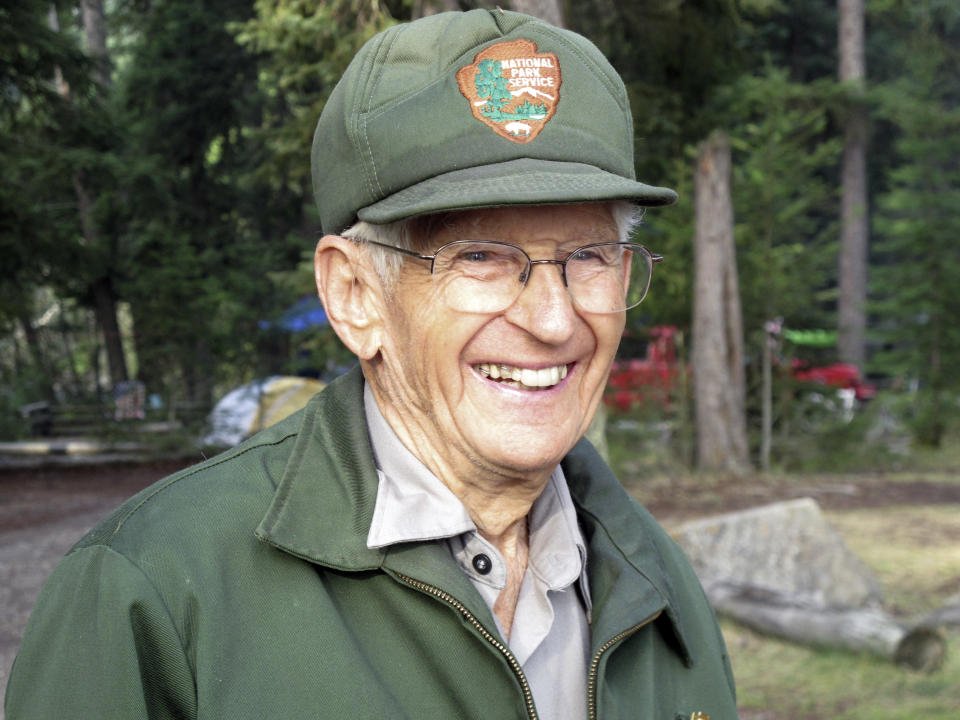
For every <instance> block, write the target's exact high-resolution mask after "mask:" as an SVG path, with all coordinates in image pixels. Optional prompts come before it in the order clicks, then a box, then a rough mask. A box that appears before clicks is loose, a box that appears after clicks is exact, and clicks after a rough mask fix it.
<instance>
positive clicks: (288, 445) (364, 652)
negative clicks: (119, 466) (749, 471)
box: [5, 370, 736, 720]
mask: <svg viewBox="0 0 960 720" xmlns="http://www.w3.org/2000/svg"><path fill="white" fill-rule="evenodd" d="M563 469H564V473H565V474H566V477H567V479H568V481H569V484H570V490H571V494H572V495H573V498H574V501H575V503H576V504H577V507H578V511H579V515H580V522H581V525H582V529H583V533H584V538H585V539H586V541H587V543H588V545H589V555H588V560H587V563H588V565H587V566H588V570H589V580H590V588H591V596H592V599H593V618H592V624H591V636H592V641H591V643H592V646H593V651H592V652H593V661H592V663H591V668H590V676H589V678H588V682H589V690H588V694H589V696H590V699H591V705H592V706H593V707H591V714H594V713H595V714H596V716H597V717H599V718H602V719H603V720H614V719H615V718H649V719H650V720H654V719H656V720H676V719H677V718H683V720H687V718H690V717H691V715H692V714H693V713H695V712H698V711H699V712H703V713H705V714H706V715H708V716H709V717H710V718H711V720H730V719H732V718H735V717H736V703H735V699H734V688H733V679H732V677H731V673H730V668H729V665H728V662H727V657H726V652H725V649H724V645H723V640H722V638H721V636H720V632H719V630H718V628H717V625H716V621H715V619H714V616H713V613H712V612H711V610H710V608H709V606H708V605H707V602H706V600H705V599H704V595H703V592H702V591H701V589H700V586H699V584H698V583H697V580H696V578H695V576H694V574H693V572H692V570H691V569H690V567H689V565H688V563H687V561H686V559H685V558H684V557H683V555H682V553H681V552H680V550H679V549H678V548H677V547H676V546H675V545H674V543H673V542H672V541H671V540H670V539H669V538H668V537H667V535H666V534H665V533H664V532H663V530H662V529H661V528H660V527H659V526H658V525H657V524H656V523H655V521H654V520H653V519H652V518H651V517H650V516H649V515H648V514H647V513H646V511H644V510H643V509H642V508H641V507H640V506H639V505H637V504H636V503H635V502H634V501H633V500H631V499H630V498H629V497H628V495H627V494H626V493H625V492H624V490H623V489H622V488H621V487H620V485H619V483H617V481H616V479H615V478H614V477H613V476H612V474H611V473H610V471H609V469H608V468H607V467H606V465H604V463H603V462H602V461H601V460H600V458H599V457H598V456H597V454H596V453H595V452H594V451H593V449H592V448H591V447H590V446H589V445H588V444H587V443H585V442H581V443H580V444H579V445H577V447H575V448H574V450H573V451H572V452H571V453H570V455H569V456H568V457H567V458H566V459H565V461H564V464H563ZM376 488H377V476H376V470H375V468H374V463H373V457H372V453H371V449H370V441H369V439H368V435H367V430H366V422H365V419H364V414H363V404H362V377H361V375H360V373H359V371H357V370H355V371H352V372H351V373H349V374H347V375H346V376H344V377H343V378H341V379H339V380H337V381H335V382H333V383H331V384H330V386H329V387H328V388H327V389H326V390H325V391H323V392H322V393H320V394H318V395H317V396H315V397H314V398H313V399H312V400H311V401H310V403H309V404H308V405H307V406H306V408H305V409H304V410H303V411H302V412H300V413H298V414H297V415H294V416H293V417H291V418H288V419H287V420H285V421H283V422H282V423H280V424H279V425H276V426H274V427H272V428H270V429H268V430H266V431H264V432H262V433H260V434H258V435H256V436H255V437H253V438H251V439H250V440H248V441H247V442H245V443H243V444H241V445H239V446H237V447H236V448H234V449H232V450H230V451H228V452H226V453H224V454H222V455H220V456H218V457H215V458H213V459H211V460H209V461H207V462H204V463H201V464H200V465H197V466H195V467H192V468H189V469H187V470H184V471H182V472H180V473H178V474H176V475H173V476H172V477H170V478H167V479H165V480H163V481H161V482H159V483H157V484H156V485H154V486H152V487H150V488H148V489H146V490H144V491H143V492H141V493H139V494H138V495H136V496H134V497H133V498H131V499H130V500H129V501H127V502H126V503H125V504H124V505H122V506H121V507H120V508H119V509H118V510H117V511H115V512H114V513H113V514H112V515H110V516H109V517H108V518H107V519H106V520H104V521H103V522H102V523H100V524H99V525H98V526H97V527H96V528H94V529H93V530H92V531H91V532H90V533H88V534H87V535H86V536H85V537H84V538H83V539H82V540H81V541H80V542H79V543H78V544H77V545H76V547H74V548H73V549H72V550H71V551H70V553H69V554H68V555H67V556H66V557H65V558H64V559H63V560H62V561H61V562H60V564H59V565H58V566H57V568H56V569H55V570H54V572H53V574H52V575H51V577H50V579H49V580H48V581H47V583H46V585H45V587H44V589H43V591H42V593H41V595H40V598H39V600H38V602H37V606H36V608H35V609H34V612H33V616H32V617H31V619H30V622H29V624H28V627H27V631H26V635H25V637H24V640H23V644H22V646H21V648H20V652H19V655H18V657H17V659H16V661H15V664H14V668H13V672H12V675H11V677H10V681H9V685H8V689H7V696H6V704H5V709H6V717H7V720H25V719H27V718H37V719H40V718H42V719H43V720H60V719H62V718H79V719H89V720H94V719H95V720H108V719H110V718H116V719H118V720H119V719H121V718H122V719H123V720H131V719H133V718H150V719H151V720H161V719H167V718H201V719H206V720H211V719H213V718H224V719H229V720H242V719H243V718H250V719H251V720H270V719H273V718H277V719H282V720H293V719H298V718H338V719H339V718H377V719H381V718H410V719H411V720H421V719H429V718H438V719H439V718H443V719H444V720H453V719H460V718H465V719H467V718H495V719H496V720H503V719H506V718H527V717H535V714H536V710H535V708H534V707H533V702H532V700H531V698H530V694H529V691H528V689H527V686H526V681H525V679H524V677H523V673H522V671H521V670H520V668H519V667H518V665H517V663H516V661H515V660H514V658H513V657H512V656H511V655H510V653H509V651H508V650H507V649H506V646H505V643H504V641H503V639H502V638H501V637H500V636H499V634H498V632H497V630H496V629H495V628H496V625H495V623H494V621H493V617H492V615H491V614H490V611H489V610H488V608H487V606H486V605H485V603H484V602H483V600H482V599H481V597H480V596H479V594H478V593H477V592H476V590H475V589H474V588H473V586H472V585H471V583H470V581H469V580H468V579H467V577H466V575H465V574H464V573H463V572H462V571H461V570H460V569H459V568H458V567H457V565H456V564H455V563H454V561H453V559H452V558H451V557H450V554H449V553H448V552H447V551H446V550H445V549H444V547H442V546H441V545H440V544H437V543H410V544H406V545H401V546H394V547H390V548H385V549H382V550H371V549H368V548H367V546H366V535H367V530H368V528H369V525H370V520H371V516H372V513H373V506H374V501H375V498H376Z"/></svg>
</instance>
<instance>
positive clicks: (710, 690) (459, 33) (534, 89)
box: [6, 10, 736, 720]
mask: <svg viewBox="0 0 960 720" xmlns="http://www.w3.org/2000/svg"><path fill="white" fill-rule="evenodd" d="M312 165H313V177H314V187H315V194H316V200H317V205H318V208H319V213H320V218H321V221H322V225H323V229H324V233H325V234H324V236H323V237H322V239H321V240H320V241H319V243H318V244H317V249H316V255H315V269H316V280H317V288H318V292H319V294H320V297H321V299H322V300H323V303H324V306H325V308H326V311H327V314H328V316H329V318H330V323H331V325H332V326H333V328H334V329H335V330H336V332H337V334H338V335H339V336H340V338H341V339H342V340H343V342H344V343H345V344H346V345H347V347H349V348H350V350H352V351H353V352H354V353H355V354H356V356H357V358H358V359H359V368H358V369H355V370H353V371H351V372H349V373H347V374H346V375H345V376H343V377H342V378H340V379H339V380H337V381H335V382H333V383H331V384H330V385H329V387H328V388H327V389H326V390H324V391H323V392H322V393H320V394H319V395H317V396H316V397H314V398H313V399H312V400H311V401H310V403H309V404H308V405H307V407H306V408H305V409H304V410H303V411H302V412H301V413H299V414H297V415H295V416H293V417H291V418H289V419H287V420H285V421H283V422H282V423H280V424H279V425H277V426H274V427H273V428H270V429H268V430H266V431H264V432H262V433H260V434H259V435H256V436H254V437H253V438H251V439H250V440H248V441H246V442H245V443H243V444H241V445H240V446H238V447H237V448H235V449H233V450H231V451H229V452H227V453H225V454H223V455H221V456H219V457H216V458H214V459H212V460H210V461H208V462H205V463H203V464H201V465H198V466H196V467H194V468H191V469H188V470H186V471H184V472H182V473H179V474H178V475H175V476H173V477H171V478H168V479H166V480H164V481H161V482H160V483H158V484H157V485H155V486H154V487H152V488H149V489H148V490H146V491H144V492H143V493H141V494H140V495H138V496H136V497H135V498H133V499H131V500H130V501H129V502H127V503H126V504H125V505H124V506H122V507H121V508H119V509H118V510H117V511H116V512H115V513H114V514H113V515H112V516H111V517H109V518H108V519H107V520H105V521H104V522H103V523H102V524H101V525H100V526H98V527H97V528H95V529H94V530H92V531H91V532H90V533H89V534H88V535H87V536H86V537H85V538H84V539H83V540H81V542H80V543H78V545H77V546H76V547H75V548H74V549H73V550H71V552H70V553H69V554H68V555H67V557H66V558H65V559H64V560H63V561H62V562H61V563H60V565H59V566H58V567H57V569H56V570H55V571H54V573H53V575H52V576H51V579H50V581H49V582H48V583H47V585H46V587H45V588H44V591H43V592H42V594H41V598H40V600H39V601H38V605H37V608H36V610H35V612H34V614H33V617H32V618H31V621H30V625H29V627H28V630H27V633H26V637H25V639H24V643H23V646H22V648H21V651H20V654H19V656H18V658H17V660H16V664H15V667H14V671H13V673H12V676H11V679H10V683H9V688H8V693H7V700H6V714H7V718H8V720H20V719H22V718H61V717H71V718H90V719H93V718H97V720H103V719H104V718H117V719H120V718H151V719H156V718H171V719H172V718H225V719H226V718H229V719H230V720H238V719H240V718H257V719H258V720H260V719H263V718H284V719H288V718H317V717H323V718H371V719H372V718H410V719H411V720H413V719H417V720H419V719H422V718H428V719H429V718H437V719H440V718H443V719H444V720H451V719H454V718H464V719H472V718H496V719H497V720H502V719H504V718H537V717H540V718H544V719H545V720H547V719H549V720H561V719H562V720H566V719H577V720H581V719H583V718H591V719H592V718H603V719H604V720H614V719H619V718H651V719H652V718H663V719H665V720H676V719H683V720H686V719H688V718H691V719H699V720H705V719H708V718H712V719H713V720H729V719H731V718H735V717H736V702H735V697H734V687H733V680H732V677H731V673H730V668H729V664H728V661H727V657H726V652H725V649H724V645H723V640H722V638H721V635H720V632H719V629H718V627H717V624H716V621H715V619H714V616H713V613H712V612H711V610H710V608H709V606H708V605H707V602H706V600H705V598H704V595H703V592H702V590H701V588H700V586H699V584H698V583H697V580H696V577H695V576H694V574H693V572H692V570H691V569H690V566H689V564H688V563H687V561H686V559H685V558H684V557H683V554H682V553H681V552H680V551H679V550H678V548H677V547H676V545H675V544H674V543H673V542H672V541H671V540H670V539H669V537H668V536H667V535H666V533H665V532H664V531H663V530H662V529H661V528H660V527H659V526H658V525H657V524H656V522H655V521H654V520H653V519H652V518H651V517H650V516H649V515H648V514H647V513H646V512H645V511H644V510H643V509H642V508H641V507H640V506H639V505H637V504H636V502H635V501H633V500H632V499H631V498H630V497H629V496H628V495H627V494H626V493H625V492H624V490H623V489H622V488H621V486H620V485H619V484H618V483H617V481H616V479H615V478H614V477H613V476H612V474H611V472H610V470H609V469H608V468H607V467H606V465H604V463H603V461H602V460H601V459H600V457H599V456H598V455H597V453H596V452H595V451H594V449H593V448H592V447H591V446H590V445H589V443H588V442H586V441H585V440H583V439H582V437H583V435H584V433H585V432H586V429H587V427H588V425H589V423H590V421H591V418H592V417H593V415H594V413H595V411H596V409H597V406H598V405H599V403H600V402H601V396H602V392H603V388H604V385H605V383H606V380H607V375H608V373H609V370H610V364H611V362H612V360H613V357H614V353H615V351H616V348H617V344H618V342H619V339H620V336H621V333H622V331H623V328H624V323H625V318H626V313H627V312H628V311H629V310H630V309H631V308H633V307H635V306H636V305H637V304H638V303H639V302H640V301H641V300H642V299H643V298H644V296H645V294H646V292H647V288H648V286H649V283H650V277H651V274H652V272H653V268H654V265H655V263H656V262H657V261H659V260H660V258H659V257H658V256H656V255H655V254H653V253H651V252H650V251H648V250H647V249H646V248H644V247H642V246H640V245H638V244H635V243H634V242H633V241H632V240H631V230H632V228H633V225H634V223H635V219H636V217H637V216H638V208H642V207H646V206H656V205H665V204H669V203H670V202H672V201H673V200H674V199H675V195H674V193H673V192H672V191H670V190H667V189H665V188H659V187H654V186H650V185H646V184H643V183H641V182H638V181H637V180H636V178H635V176H634V169H633V124H632V120H631V116H630V108H629V104H628V101H627V97H626V93H625V90H624V87H623V83H622V82H621V80H620V78H619V77H618V76H617V74H616V72H615V71H614V70H613V69H612V68H611V67H610V65H609V64H608V63H607V61H606V60H605V59H604V58H603V56H602V55H601V54H600V53H599V51H598V50H597V49H596V48H595V47H594V46H593V45H592V44H590V43H589V42H588V41H587V40H585V39H584V38H582V37H580V36H578V35H576V34H574V33H571V32H567V31H564V30H560V29H557V28H554V27H552V26H550V25H547V24H545V23H542V22H539V21H537V20H534V19H533V18H530V17H526V16H523V15H518V14H514V13H507V12H501V11H499V10H498V11H493V12H487V11H473V12H469V13H465V14H460V13H449V14H442V15H437V16H433V17H429V18H426V19H423V20H419V21H417V22H414V23H411V24H408V25H400V26H397V27H394V28H391V29H390V30H388V31H386V32H384V33H382V34H380V35H378V36H376V37H374V38H373V39H372V40H370V41H369V42H368V43H367V44H366V45H365V46H364V47H363V48H362V49H361V51H360V52H359V54H358V55H357V57H356V58H355V59H354V61H353V62H352V64H351V65H350V67H349V68H348V69H347V71H346V73H345V74H344V77H343V78H342V80H341V81H340V83H339V84H338V86H337V88H336V89H335V90H334V92H333V94H332V96H331V98H330V100H329V101H328V103H327V105H326V107H325V109H324V111H323V114H322V116H321V118H320V121H319V123H318V126H317V131H316V135H315V137H314V145H313V154H312Z"/></svg>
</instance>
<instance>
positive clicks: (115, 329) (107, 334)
mask: <svg viewBox="0 0 960 720" xmlns="http://www.w3.org/2000/svg"><path fill="white" fill-rule="evenodd" d="M91 290H92V292H93V311H94V314H95V315H96V318H97V325H99V326H100V332H102V333H103V344H104V347H105V348H106V350H107V369H108V370H109V372H110V384H111V385H112V386H113V387H116V386H117V384H119V383H121V382H124V381H125V380H128V379H129V376H128V375H127V361H126V358H125V357H124V354H123V340H122V338H121V335H120V325H119V323H117V297H116V294H115V293H114V292H113V283H111V282H110V278H109V277H102V278H100V279H99V280H97V281H96V282H94V283H93V287H92V288H91Z"/></svg>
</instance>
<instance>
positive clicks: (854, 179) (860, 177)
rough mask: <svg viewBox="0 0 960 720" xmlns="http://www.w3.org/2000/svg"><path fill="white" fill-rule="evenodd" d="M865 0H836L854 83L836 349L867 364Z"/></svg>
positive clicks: (848, 78) (843, 66)
mask: <svg viewBox="0 0 960 720" xmlns="http://www.w3.org/2000/svg"><path fill="white" fill-rule="evenodd" d="M863 6H864V2H863V0H838V9H839V23H838V33H837V35H838V45H839V56H840V67H839V79H840V82H841V83H847V84H849V85H850V86H851V90H852V92H853V93H854V98H853V103H852V106H851V107H850V109H849V112H848V114H847V117H846V119H845V122H844V143H843V170H842V183H843V188H842V201H841V229H840V267H839V276H840V287H839V295H838V299H837V350H838V353H839V357H840V360H841V361H843V362H848V363H853V364H855V365H857V366H858V367H861V368H862V367H863V363H864V360H865V358H866V326H867V322H866V317H867V314H866V303H867V257H868V243H869V222H868V220H869V218H868V213H867V209H868V207H867V115H866V111H865V109H864V108H863V106H862V105H860V104H859V102H858V97H857V96H859V95H860V94H862V90H863V84H864V79H865V77H866V60H865V51H864V9H863Z"/></svg>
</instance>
